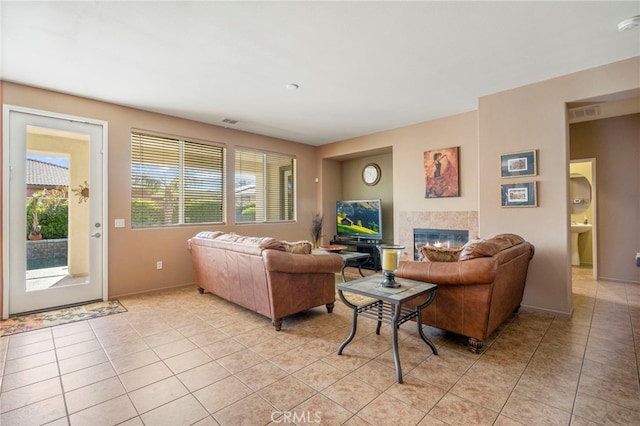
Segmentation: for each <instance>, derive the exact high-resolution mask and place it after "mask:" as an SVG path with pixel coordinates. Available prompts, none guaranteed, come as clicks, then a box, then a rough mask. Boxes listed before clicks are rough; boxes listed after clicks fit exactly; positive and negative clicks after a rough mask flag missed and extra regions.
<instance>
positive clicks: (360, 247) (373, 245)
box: [329, 237, 384, 272]
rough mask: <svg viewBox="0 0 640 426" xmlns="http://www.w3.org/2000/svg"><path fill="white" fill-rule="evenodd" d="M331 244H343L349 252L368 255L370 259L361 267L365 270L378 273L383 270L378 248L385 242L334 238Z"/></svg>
mask: <svg viewBox="0 0 640 426" xmlns="http://www.w3.org/2000/svg"><path fill="white" fill-rule="evenodd" d="M329 244H332V245H335V244H341V245H343V246H347V250H351V251H357V252H359V253H368V254H369V258H368V259H367V260H366V262H364V263H363V264H362V265H360V266H361V267H362V268H364V269H369V270H372V271H376V272H377V271H380V270H381V265H380V252H379V251H378V246H379V245H380V244H384V242H383V241H381V240H367V239H359V238H339V237H334V239H333V240H331V241H329ZM347 266H351V265H347Z"/></svg>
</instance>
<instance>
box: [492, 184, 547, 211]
mask: <svg viewBox="0 0 640 426" xmlns="http://www.w3.org/2000/svg"><path fill="white" fill-rule="evenodd" d="M500 194H501V199H502V207H537V206H538V194H537V185H536V182H522V183H505V184H502V185H500Z"/></svg>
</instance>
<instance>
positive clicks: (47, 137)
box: [3, 106, 108, 318]
mask: <svg viewBox="0 0 640 426" xmlns="http://www.w3.org/2000/svg"><path fill="white" fill-rule="evenodd" d="M4 123H5V124H4V129H3V131H4V138H3V139H4V152H3V159H4V160H3V182H4V183H3V185H4V188H3V189H4V199H3V201H4V206H5V208H4V210H3V212H4V214H3V230H4V232H3V235H5V238H4V241H3V244H4V265H5V268H4V271H3V273H4V283H5V288H4V307H3V308H4V309H3V316H4V318H7V317H8V315H13V314H17V313H23V312H31V311H36V310H45V309H50V308H54V307H59V306H66V305H72V304H78V303H82V302H88V301H94V300H106V299H107V296H108V292H107V280H106V253H107V251H106V247H107V235H106V228H107V227H106V226H104V224H105V220H106V213H105V212H106V203H105V200H104V197H103V194H104V193H105V191H106V177H105V176H104V170H106V153H105V151H106V140H107V139H106V134H107V124H106V122H101V121H97V120H89V119H83V118H80V117H71V116H65V115H60V114H55V113H48V112H42V111H35V110H30V109H25V108H20V107H13V106H5V107H4ZM28 161H29V164H28V165H27V162H28ZM65 167H66V169H67V172H66V176H67V177H66V178H64V179H65V180H67V186H66V187H65V186H62V185H61V186H59V187H58V188H63V189H66V191H62V194H63V195H62V198H61V197H60V192H55V191H52V190H51V189H49V188H50V186H49V187H47V191H42V189H44V184H45V183H46V181H47V179H49V178H50V176H48V173H49V172H51V171H58V172H60V171H62V172H63V173H62V175H64V170H63V169H65ZM34 171H35V172H38V173H43V174H44V176H42V177H33V176H32V174H31V172H34ZM28 172H29V178H27V174H28ZM58 180H60V178H59V177H58ZM38 185H40V186H38ZM34 191H36V197H37V196H38V194H44V196H43V197H41V200H42V201H46V200H48V201H47V202H52V201H55V202H62V201H63V197H64V196H65V192H66V196H67V197H68V200H67V201H66V202H67V203H68V208H67V209H64V208H63V210H66V211H67V212H68V213H67V216H68V219H67V220H66V229H67V230H68V231H67V235H66V238H65V235H61V234H60V231H59V227H58V228H56V229H55V231H54V230H51V229H48V230H45V228H46V227H44V226H43V227H42V234H41V235H42V239H40V240H38V241H30V240H29V239H28V235H29V229H30V228H31V225H32V223H33V216H32V215H31V216H30V217H29V218H27V217H26V216H27V203H28V202H29V201H32V200H33V196H32V193H33V192H34ZM38 191H40V192H38ZM42 201H40V203H42ZM56 211H57V210H56ZM43 214H44V213H41V214H40V216H42V215H43ZM63 216H64V215H62V216H61V215H60V214H57V213H56V220H57V222H60V217H63ZM37 219H40V220H44V219H43V218H42V217H39V218H37ZM63 222H64V221H63ZM36 223H39V222H36ZM49 228H50V227H49ZM47 231H48V232H49V233H50V235H49V236H47V235H46V234H47Z"/></svg>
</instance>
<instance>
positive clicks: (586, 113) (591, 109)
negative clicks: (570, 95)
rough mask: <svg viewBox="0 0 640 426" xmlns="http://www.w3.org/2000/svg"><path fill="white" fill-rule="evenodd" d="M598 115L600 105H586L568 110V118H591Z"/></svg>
mask: <svg viewBox="0 0 640 426" xmlns="http://www.w3.org/2000/svg"><path fill="white" fill-rule="evenodd" d="M599 115H600V105H588V106H584V107H579V108H571V109H570V110H569V120H576V121H580V120H591V119H593V118H596V117H598V116H599Z"/></svg>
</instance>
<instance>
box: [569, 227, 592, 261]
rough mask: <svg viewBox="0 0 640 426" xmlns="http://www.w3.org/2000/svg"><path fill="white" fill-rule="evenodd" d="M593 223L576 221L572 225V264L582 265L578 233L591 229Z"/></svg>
mask: <svg viewBox="0 0 640 426" xmlns="http://www.w3.org/2000/svg"><path fill="white" fill-rule="evenodd" d="M590 230H591V224H586V225H584V224H582V223H576V224H572V225H571V264H572V265H573V266H580V253H579V252H578V235H580V234H582V233H584V232H587V231H590Z"/></svg>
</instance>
